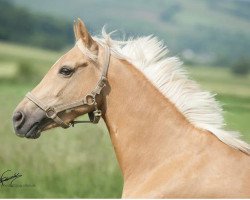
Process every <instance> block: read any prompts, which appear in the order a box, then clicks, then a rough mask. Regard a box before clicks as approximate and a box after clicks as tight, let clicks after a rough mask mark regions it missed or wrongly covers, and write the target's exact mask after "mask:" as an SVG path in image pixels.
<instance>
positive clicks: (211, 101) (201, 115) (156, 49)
mask: <svg viewBox="0 0 250 200" xmlns="http://www.w3.org/2000/svg"><path fill="white" fill-rule="evenodd" d="M95 40H96V41H97V42H98V43H100V44H101V45H104V44H105V45H108V46H109V47H110V48H111V50H112V53H113V54H114V55H115V56H117V57H119V58H120V59H126V60H128V61H129V62H130V63H132V64H133V65H134V66H135V67H136V68H137V69H138V70H140V71H141V72H142V73H143V74H144V75H145V76H146V77H147V78H148V79H149V80H150V82H151V83H152V84H153V85H154V86H155V87H156V88H157V89H158V90H159V91H160V92H161V93H162V94H163V95H164V96H165V97H166V98H168V99H169V100H170V101H171V102H172V103H173V104H174V105H175V106H176V107H177V108H178V109H179V110H180V112H181V113H182V114H183V115H184V116H185V117H186V118H187V119H188V120H189V121H190V123H192V124H193V125H194V126H196V127H198V128H200V129H205V130H208V131H210V132H211V133H212V134H214V135H215V136H216V137H217V138H218V139H220V140H221V141H222V142H224V143H225V144H227V145H229V146H231V147H233V148H235V149H239V150H241V151H243V152H246V153H248V154H250V145H249V144H247V143H246V142H244V141H242V140H240V139H239V136H240V135H239V133H238V132H233V131H225V130H224V127H225V123H224V118H223V116H222V108H221V106H220V105H219V104H218V102H217V101H216V100H215V98H214V95H213V94H211V93H210V92H207V91H203V90H201V88H200V87H199V85H198V84H197V83H196V82H194V81H193V80H190V79H189V78H188V76H187V72H186V70H185V69H184V68H183V67H182V63H181V62H180V61H179V59H178V58H176V57H167V56H166V54H167V53H168V50H167V48H166V46H164V44H163V42H162V41H159V40H158V39H157V38H156V37H153V36H148V37H139V38H137V39H131V40H128V41H115V40H112V39H111V37H110V34H107V33H106V32H105V30H104V29H103V31H102V38H97V37H95ZM77 46H78V47H79V48H80V49H81V50H82V51H83V52H85V54H89V52H86V51H85V50H86V48H84V47H83V45H82V43H81V41H78V42H77ZM84 49H85V50H84ZM89 56H90V58H91V55H89ZM92 59H94V58H93V56H92Z"/></svg>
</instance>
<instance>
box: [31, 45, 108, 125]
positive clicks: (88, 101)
mask: <svg viewBox="0 0 250 200" xmlns="http://www.w3.org/2000/svg"><path fill="white" fill-rule="evenodd" d="M104 48H105V58H104V59H105V60H104V65H103V71H102V75H101V77H100V80H99V81H98V83H97V86H96V87H95V89H94V90H93V91H92V92H91V93H90V94H87V95H86V96H85V97H84V98H83V99H81V100H79V101H75V102H73V103H69V104H66V105H60V106H47V105H45V104H44V103H43V102H42V101H41V100H39V99H38V98H37V97H36V96H35V95H33V94H32V93H31V92H28V93H27V94H26V97H27V98H28V99H29V100H30V101H32V102H33V103H34V104H35V105H36V106H37V107H39V108H40V109H42V110H43V111H44V112H45V114H46V116H47V117H48V118H50V119H52V120H54V122H56V123H57V124H58V125H60V126H61V127H62V128H69V127H70V126H74V124H77V123H93V124H97V123H98V122H99V120H100V118H101V116H102V111H101V110H100V109H98V106H97V102H96V96H97V95H99V94H100V93H101V91H102V89H103V88H104V87H105V86H106V82H107V72H108V67H109V61H110V49H109V47H108V46H104ZM80 106H93V107H94V111H92V112H90V113H88V115H89V119H90V121H72V122H69V123H66V122H64V121H63V120H62V119H61V118H60V117H59V116H58V114H59V113H61V112H63V111H66V110H69V109H74V108H77V107H80Z"/></svg>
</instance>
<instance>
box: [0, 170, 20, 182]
mask: <svg viewBox="0 0 250 200" xmlns="http://www.w3.org/2000/svg"><path fill="white" fill-rule="evenodd" d="M10 172H11V170H10V169H8V170H6V171H5V172H4V173H2V175H1V177H0V184H2V186H4V185H5V183H6V182H7V181H10V184H9V185H10V186H12V183H13V182H14V181H15V180H16V179H18V178H20V177H21V176H22V174H20V173H14V174H10ZM8 174H10V175H8Z"/></svg>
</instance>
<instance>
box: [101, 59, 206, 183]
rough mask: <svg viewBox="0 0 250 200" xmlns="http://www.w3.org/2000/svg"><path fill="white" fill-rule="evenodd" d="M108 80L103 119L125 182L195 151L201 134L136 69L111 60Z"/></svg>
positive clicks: (122, 62)
mask: <svg viewBox="0 0 250 200" xmlns="http://www.w3.org/2000/svg"><path fill="white" fill-rule="evenodd" d="M108 80H109V87H108V88H107V89H106V90H105V91H104V92H105V93H106V94H105V96H106V97H105V100H104V102H103V108H102V109H103V110H104V116H103V117H104V120H105V123H106V125H107V128H108V130H109V133H110V137H111V140H112V143H113V146H114V149H115V152H116V156H117V159H118V162H119V165H120V167H121V170H122V173H123V176H124V180H125V181H126V180H128V179H129V178H130V177H132V176H133V175H136V176H137V177H138V176H140V174H141V175H142V176H143V174H144V173H145V171H147V170H152V169H153V168H154V167H156V166H158V165H160V164H161V162H163V161H164V159H168V158H170V157H172V156H173V155H176V154H179V153H181V152H183V151H185V149H187V148H188V149H189V152H190V151H193V150H195V149H196V150H198V146H199V143H200V142H201V138H199V137H201V135H202V134H200V136H199V134H197V132H198V130H196V129H195V128H194V127H193V126H192V125H191V124H190V123H189V122H188V121H187V120H186V119H185V118H184V116H183V115H182V114H181V113H180V112H179V111H178V110H177V109H176V107H175V106H174V105H173V104H172V103H171V102H169V101H168V99H167V98H166V97H164V96H163V95H162V94H161V93H160V92H159V91H158V90H157V89H156V88H155V87H154V86H153V85H152V84H151V83H150V82H149V81H148V80H147V79H146V78H145V77H144V75H143V74H142V73H141V72H139V71H138V70H137V69H136V68H135V67H133V66H132V65H130V64H129V63H128V62H126V61H122V60H118V59H116V58H112V59H111V62H110V68H109V72H108ZM198 140H199V141H198ZM194 148H195V149H194Z"/></svg>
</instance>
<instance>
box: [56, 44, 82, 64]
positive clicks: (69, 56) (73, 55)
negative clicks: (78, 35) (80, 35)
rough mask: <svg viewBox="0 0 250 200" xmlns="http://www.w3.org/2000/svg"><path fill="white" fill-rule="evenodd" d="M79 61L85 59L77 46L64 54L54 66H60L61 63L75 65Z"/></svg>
mask: <svg viewBox="0 0 250 200" xmlns="http://www.w3.org/2000/svg"><path fill="white" fill-rule="evenodd" d="M79 61H84V56H83V55H82V53H81V52H80V51H79V50H78V49H77V48H76V47H73V48H72V49H70V50H69V51H68V52H67V53H65V54H64V55H62V56H61V57H60V58H59V59H58V60H57V61H56V62H55V64H54V66H58V65H61V64H64V65H75V64H76V63H77V62H79Z"/></svg>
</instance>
